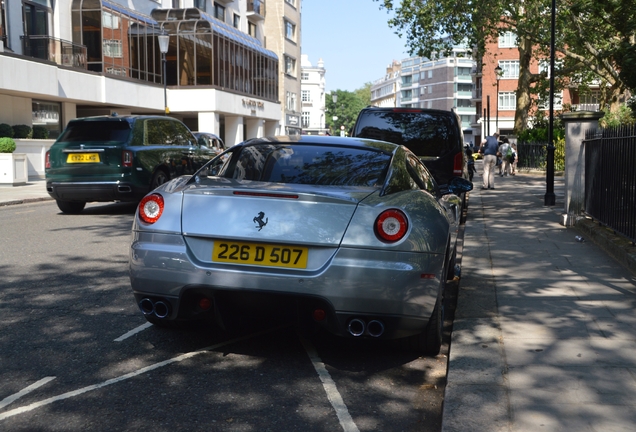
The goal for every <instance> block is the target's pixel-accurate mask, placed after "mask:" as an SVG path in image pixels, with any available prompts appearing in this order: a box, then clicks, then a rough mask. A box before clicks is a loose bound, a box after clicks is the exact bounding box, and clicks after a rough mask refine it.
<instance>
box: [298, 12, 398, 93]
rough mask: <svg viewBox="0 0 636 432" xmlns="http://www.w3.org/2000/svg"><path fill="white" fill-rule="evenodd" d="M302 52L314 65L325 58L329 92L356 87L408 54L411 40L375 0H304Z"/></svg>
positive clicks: (359, 86)
mask: <svg viewBox="0 0 636 432" xmlns="http://www.w3.org/2000/svg"><path fill="white" fill-rule="evenodd" d="M301 4H302V10H301V12H302V15H301V17H302V22H301V51H302V54H306V55H307V56H308V59H309V62H310V63H311V64H312V66H316V65H317V63H318V60H320V59H321V58H322V60H323V62H324V67H325V85H326V91H327V92H330V91H332V90H348V91H354V90H356V89H359V88H361V87H362V86H364V84H365V83H367V82H373V81H376V80H378V79H380V78H382V77H383V76H384V75H385V74H386V68H387V66H388V65H390V64H391V63H392V62H393V60H402V59H405V58H407V57H409V55H408V50H407V48H406V41H405V40H404V39H401V38H400V37H399V36H398V35H396V34H395V31H394V30H393V29H392V28H390V27H389V25H388V24H387V21H388V20H389V19H390V17H391V15H389V14H388V13H387V10H386V9H380V3H379V2H377V1H374V0H302V3H301Z"/></svg>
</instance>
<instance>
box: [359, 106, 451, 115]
mask: <svg viewBox="0 0 636 432" xmlns="http://www.w3.org/2000/svg"><path fill="white" fill-rule="evenodd" d="M362 110H363V111H365V110H369V111H392V112H423V113H432V114H446V115H455V114H456V113H455V112H454V111H449V110H441V109H435V108H408V107H376V106H368V107H365V108H363V109H362Z"/></svg>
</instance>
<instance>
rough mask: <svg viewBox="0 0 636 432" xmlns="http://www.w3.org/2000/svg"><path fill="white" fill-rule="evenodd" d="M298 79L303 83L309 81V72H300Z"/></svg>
mask: <svg viewBox="0 0 636 432" xmlns="http://www.w3.org/2000/svg"><path fill="white" fill-rule="evenodd" d="M300 79H301V80H303V81H309V72H302V73H301V74H300Z"/></svg>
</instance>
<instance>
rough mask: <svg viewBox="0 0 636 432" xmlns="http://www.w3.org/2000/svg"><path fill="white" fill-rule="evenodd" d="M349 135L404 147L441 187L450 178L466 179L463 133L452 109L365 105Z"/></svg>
mask: <svg viewBox="0 0 636 432" xmlns="http://www.w3.org/2000/svg"><path fill="white" fill-rule="evenodd" d="M352 136H354V137H359V138H373V139H377V140H382V141H388V142H392V143H395V144H400V145H404V146H406V147H407V148H408V149H409V150H411V151H412V152H413V153H415V154H416V155H417V156H418V157H419V158H420V159H421V160H422V161H423V162H424V165H426V167H427V168H428V169H429V170H430V171H431V173H432V174H433V177H435V180H436V181H437V183H438V184H439V185H440V186H442V187H443V186H444V185H447V184H448V183H449V182H450V181H451V179H452V178H453V177H463V178H465V179H467V178H468V169H467V159H466V155H465V153H464V133H463V131H462V128H461V121H460V119H459V117H458V116H457V114H456V113H454V112H453V111H443V110H434V109H425V108H379V107H367V108H364V109H362V111H360V113H359V114H358V118H357V120H356V123H355V125H354V126H353V133H352Z"/></svg>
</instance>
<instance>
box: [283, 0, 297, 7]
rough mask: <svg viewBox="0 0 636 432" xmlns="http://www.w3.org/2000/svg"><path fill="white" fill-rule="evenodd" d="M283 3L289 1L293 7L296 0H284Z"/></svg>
mask: <svg viewBox="0 0 636 432" xmlns="http://www.w3.org/2000/svg"><path fill="white" fill-rule="evenodd" d="M285 3H289V4H290V5H292V6H293V7H296V0H285Z"/></svg>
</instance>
